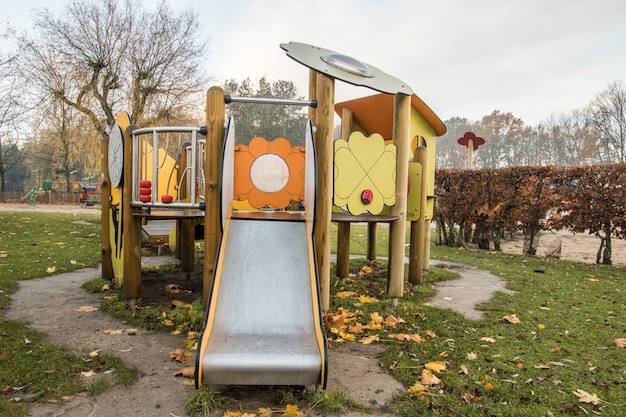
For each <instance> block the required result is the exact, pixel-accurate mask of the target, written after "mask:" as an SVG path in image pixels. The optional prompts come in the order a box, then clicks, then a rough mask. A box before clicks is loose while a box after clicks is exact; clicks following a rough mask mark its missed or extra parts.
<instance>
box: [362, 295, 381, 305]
mask: <svg viewBox="0 0 626 417" xmlns="http://www.w3.org/2000/svg"><path fill="white" fill-rule="evenodd" d="M377 301H378V300H377V299H376V298H374V297H370V296H368V295H359V302H361V303H363V304H371V303H375V302H377Z"/></svg>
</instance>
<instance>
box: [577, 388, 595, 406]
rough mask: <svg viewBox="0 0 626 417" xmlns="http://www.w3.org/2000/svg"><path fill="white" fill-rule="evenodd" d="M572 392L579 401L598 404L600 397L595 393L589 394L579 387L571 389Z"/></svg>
mask: <svg viewBox="0 0 626 417" xmlns="http://www.w3.org/2000/svg"><path fill="white" fill-rule="evenodd" d="M573 394H574V395H575V396H577V397H578V401H579V402H581V403H588V404H593V405H598V404H600V401H602V400H600V398H598V396H597V395H596V394H590V393H588V392H587V391H583V390H581V389H577V390H576V391H573Z"/></svg>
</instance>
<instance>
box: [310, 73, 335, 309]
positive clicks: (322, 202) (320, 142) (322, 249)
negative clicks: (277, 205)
mask: <svg viewBox="0 0 626 417" xmlns="http://www.w3.org/2000/svg"><path fill="white" fill-rule="evenodd" d="M315 87H316V88H315V90H316V98H317V103H318V104H317V109H316V111H315V126H316V128H317V131H316V134H315V148H316V155H317V196H316V199H315V225H314V226H313V239H314V242H315V247H316V251H317V271H318V276H319V282H320V294H321V301H322V309H323V310H328V309H329V307H330V223H331V216H332V203H333V202H332V193H333V148H334V146H333V124H334V123H333V122H334V115H335V112H334V101H335V80H334V79H333V78H330V77H327V76H326V75H324V74H321V73H317V74H316V80H315Z"/></svg>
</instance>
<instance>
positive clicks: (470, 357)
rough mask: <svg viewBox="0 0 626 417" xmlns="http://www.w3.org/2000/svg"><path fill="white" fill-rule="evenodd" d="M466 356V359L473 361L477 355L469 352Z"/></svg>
mask: <svg viewBox="0 0 626 417" xmlns="http://www.w3.org/2000/svg"><path fill="white" fill-rule="evenodd" d="M466 358H467V360H468V361H475V360H476V359H478V356H477V355H476V354H475V353H474V352H470V353H468V354H467V356H466Z"/></svg>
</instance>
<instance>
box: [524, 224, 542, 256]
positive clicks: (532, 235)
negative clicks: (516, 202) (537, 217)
mask: <svg viewBox="0 0 626 417" xmlns="http://www.w3.org/2000/svg"><path fill="white" fill-rule="evenodd" d="M538 247H539V233H538V230H537V229H536V228H534V227H526V228H524V247H523V253H524V255H533V256H534V255H536V254H537V248H538Z"/></svg>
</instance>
